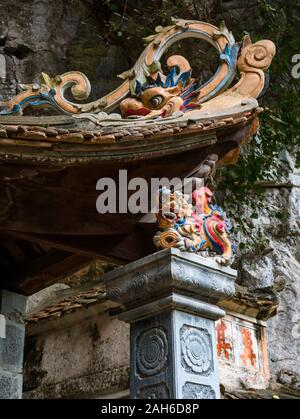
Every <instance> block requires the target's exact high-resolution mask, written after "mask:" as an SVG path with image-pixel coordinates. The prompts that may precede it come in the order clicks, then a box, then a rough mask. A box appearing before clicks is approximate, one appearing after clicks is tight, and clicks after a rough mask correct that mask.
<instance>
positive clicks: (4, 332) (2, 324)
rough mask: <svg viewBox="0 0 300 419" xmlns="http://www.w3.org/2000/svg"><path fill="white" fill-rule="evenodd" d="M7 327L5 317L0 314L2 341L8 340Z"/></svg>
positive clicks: (0, 337) (0, 336) (0, 335)
mask: <svg viewBox="0 0 300 419" xmlns="http://www.w3.org/2000/svg"><path fill="white" fill-rule="evenodd" d="M5 326H6V321H5V317H4V316H3V314H0V339H5V338H6V330H5Z"/></svg>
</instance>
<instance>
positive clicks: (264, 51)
mask: <svg viewBox="0 0 300 419" xmlns="http://www.w3.org/2000/svg"><path fill="white" fill-rule="evenodd" d="M275 53H276V48H275V45H274V44H273V42H271V41H259V42H256V43H255V44H251V45H248V46H246V47H244V48H243V49H242V51H241V55H240V58H239V69H240V70H241V71H251V70H253V69H259V70H262V71H266V70H267V69H268V68H269V66H270V65H271V63H272V60H273V58H274V55H275Z"/></svg>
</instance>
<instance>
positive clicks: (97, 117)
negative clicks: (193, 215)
mask: <svg viewBox="0 0 300 419" xmlns="http://www.w3.org/2000/svg"><path fill="white" fill-rule="evenodd" d="M173 23H174V24H173V25H172V26H168V27H166V28H163V27H157V28H156V33H155V34H154V35H152V36H150V37H148V38H146V39H145V41H146V42H147V43H148V45H147V47H146V48H145V50H144V51H143V53H142V54H141V56H140V58H139V59H138V61H137V62H136V64H135V66H134V67H133V68H132V69H131V70H129V71H126V72H125V73H123V74H121V75H120V76H119V77H120V78H121V79H123V80H124V81H123V83H122V84H121V86H120V87H118V88H117V89H116V90H115V91H113V92H111V93H109V94H108V95H106V96H104V97H102V98H100V99H98V100H96V101H93V102H90V103H85V104H79V103H73V102H71V101H70V100H68V99H67V98H66V96H65V93H66V91H67V90H68V89H70V88H71V93H72V95H73V97H74V99H75V100H77V101H82V100H86V99H87V98H88V96H89V94H90V91H91V86H90V82H89V80H88V79H87V77H86V76H85V75H84V74H82V73H80V72H77V71H74V72H67V73H65V74H62V75H60V76H56V77H55V78H53V79H51V78H50V77H49V76H48V75H46V74H44V73H43V74H42V76H41V82H40V84H28V85H21V86H20V87H21V88H22V89H23V91H22V92H21V93H20V94H18V95H17V96H15V97H14V98H12V99H11V100H9V101H8V102H5V103H0V115H22V113H23V110H24V109H25V108H26V107H27V106H32V107H33V108H39V107H45V106H47V107H52V108H54V109H55V110H56V111H57V110H58V111H60V112H61V113H62V114H69V115H73V116H74V117H76V118H80V119H87V120H90V121H92V122H94V123H96V124H100V125H107V124H110V125H118V126H123V125H125V126H126V125H127V126H128V125H136V123H142V122H143V121H147V120H149V119H166V118H171V119H172V120H173V119H176V120H186V119H191V118H192V119H195V120H201V118H202V119H203V118H204V119H205V117H206V118H207V116H211V117H219V116H220V115H221V116H222V115H223V116H226V115H227V116H228V115H230V116H231V115H235V114H238V113H240V112H241V109H243V107H244V108H245V107H247V106H248V108H249V107H250V109H252V110H253V109H256V108H258V103H257V101H256V98H257V97H258V96H259V94H260V93H261V92H262V90H263V88H264V85H265V75H264V71H266V70H267V69H268V67H269V66H270V64H271V62H272V59H273V57H274V55H275V52H276V51H275V45H274V44H273V43H272V42H271V41H266V40H262V41H259V42H257V43H255V44H252V42H251V39H250V37H249V36H248V35H247V36H246V37H245V38H244V40H243V42H242V43H237V42H236V41H235V39H234V37H233V35H232V33H231V32H229V31H228V29H227V28H226V26H225V24H224V23H222V24H221V26H220V27H219V28H217V27H215V26H213V25H210V24H208V23H204V22H198V21H185V20H177V19H173ZM185 38H198V39H202V40H205V41H207V42H209V43H210V44H212V45H213V46H214V47H215V48H216V50H217V51H218V53H219V61H220V63H219V68H218V70H217V72H216V73H215V75H214V76H213V77H212V78H211V79H210V80H209V81H208V82H206V83H204V84H202V83H201V82H200V81H199V79H197V78H193V75H192V69H191V67H190V64H189V62H188V61H187V60H186V59H185V58H184V57H182V56H178V55H174V56H171V57H169V58H168V60H167V66H168V70H169V72H168V74H163V72H162V69H161V64H160V60H161V58H162V56H163V55H164V53H165V52H166V51H167V49H168V48H169V47H170V46H171V45H173V44H175V43H176V42H178V41H180V40H182V39H185ZM238 72H239V73H240V75H241V77H240V80H239V81H238V83H237V84H236V85H234V86H233V87H231V88H230V86H231V84H232V82H233V81H234V79H235V77H236V74H237V73H238ZM117 109H120V110H121V114H120V113H116V112H115V111H116V110H117Z"/></svg>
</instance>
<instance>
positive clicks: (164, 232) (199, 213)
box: [154, 187, 234, 265]
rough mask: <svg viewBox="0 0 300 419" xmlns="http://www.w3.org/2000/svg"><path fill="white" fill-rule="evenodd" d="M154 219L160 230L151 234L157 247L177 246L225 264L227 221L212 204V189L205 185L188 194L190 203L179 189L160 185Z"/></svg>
mask: <svg viewBox="0 0 300 419" xmlns="http://www.w3.org/2000/svg"><path fill="white" fill-rule="evenodd" d="M159 196H160V198H159V212H158V214H157V222H158V225H159V227H160V231H159V232H158V233H157V234H156V235H155V237H154V244H155V245H156V246H157V248H159V249H169V248H179V249H180V250H182V251H188V252H193V253H198V254H200V255H203V256H216V261H217V262H218V263H220V264H224V265H227V264H229V263H230V260H231V258H232V255H233V250H234V244H233V239H232V237H231V232H230V231H231V225H230V223H229V221H228V219H227V217H226V215H225V213H224V212H223V210H222V209H221V208H220V207H219V206H217V205H212V197H213V193H212V191H211V190H210V189H208V188H207V187H203V188H201V189H199V190H196V191H194V192H193V194H192V204H193V205H192V204H190V203H189V202H188V197H186V196H184V195H183V194H182V193H181V192H178V191H175V192H171V191H170V190H168V189H166V188H163V189H162V190H161V192H160V195H159Z"/></svg>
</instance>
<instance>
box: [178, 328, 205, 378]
mask: <svg viewBox="0 0 300 419" xmlns="http://www.w3.org/2000/svg"><path fill="white" fill-rule="evenodd" d="M181 350H182V361H183V363H184V364H185V366H186V369H187V370H191V371H193V372H194V373H197V374H207V375H208V374H210V373H211V371H212V348H211V340H210V335H209V334H208V332H207V331H205V330H201V329H196V328H194V327H189V328H187V327H185V328H183V329H182V335H181Z"/></svg>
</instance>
